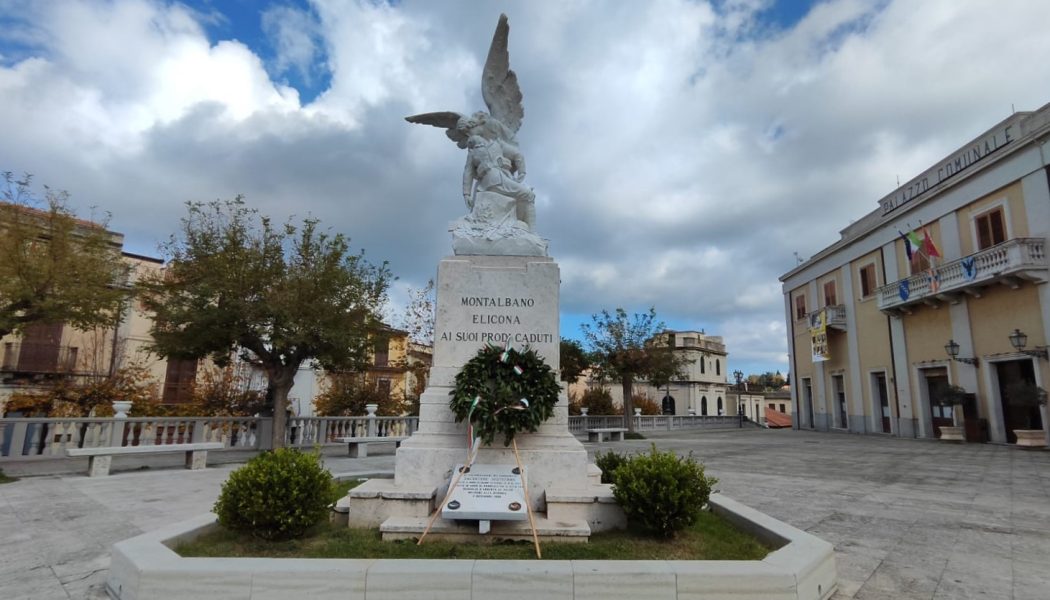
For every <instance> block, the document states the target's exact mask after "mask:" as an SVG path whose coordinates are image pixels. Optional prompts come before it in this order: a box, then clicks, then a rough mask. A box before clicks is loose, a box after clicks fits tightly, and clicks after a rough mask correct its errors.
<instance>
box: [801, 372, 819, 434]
mask: <svg viewBox="0 0 1050 600" xmlns="http://www.w3.org/2000/svg"><path fill="white" fill-rule="evenodd" d="M802 403H803V404H804V405H805V410H806V426H807V427H809V428H810V429H816V428H817V425H816V423H814V422H813V380H812V379H809V378H808V377H807V378H805V379H803V380H802Z"/></svg>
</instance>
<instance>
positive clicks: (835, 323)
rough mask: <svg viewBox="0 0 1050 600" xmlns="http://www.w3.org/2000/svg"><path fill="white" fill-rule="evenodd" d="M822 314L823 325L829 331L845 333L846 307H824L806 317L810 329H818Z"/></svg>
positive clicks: (837, 305)
mask: <svg viewBox="0 0 1050 600" xmlns="http://www.w3.org/2000/svg"><path fill="white" fill-rule="evenodd" d="M821 313H823V314H824V324H825V325H826V326H827V327H830V328H831V329H838V330H839V331H846V306H845V305H844V304H835V305H832V306H825V307H822V308H818V309H817V310H815V311H813V312H811V313H809V314H807V315H806V319H807V320H808V321H809V326H810V328H816V327H820V315H821Z"/></svg>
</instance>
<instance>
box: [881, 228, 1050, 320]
mask: <svg viewBox="0 0 1050 600" xmlns="http://www.w3.org/2000/svg"><path fill="white" fill-rule="evenodd" d="M1048 270H1050V263H1048V262H1047V258H1046V239H1045V238H1014V239H1012V240H1007V241H1005V242H1003V243H1002V244H998V245H996V246H992V247H991V248H988V249H986V250H981V251H980V252H977V253H975V254H971V255H969V256H964V257H963V258H960V259H958V260H953V261H949V262H946V263H944V264H942V265H939V266H937V267H934V269H933V272H934V275H936V281H935V280H934V279H933V278H932V277H931V275H930V273H929V272H925V271H924V272H922V273H917V274H915V275H912V276H911V277H906V278H904V279H900V280H898V281H894V282H893V283H890V284H888V285H884V286H882V287H880V288H878V289H877V290H876V292H875V293H876V296H877V297H878V302H879V309H880V310H882V311H884V312H888V313H894V312H898V311H907V310H908V306H909V305H913V304H917V303H927V304H929V303H933V304H936V303H938V302H941V301H945V300H947V301H952V300H953V298H954V297H955V296H957V295H958V294H962V293H966V294H972V295H975V296H980V289H981V288H982V287H985V286H988V285H991V284H994V283H1002V284H1006V285H1010V286H1011V287H1017V286H1018V285H1019V284H1020V282H1021V281H1024V280H1028V281H1034V282H1045V281H1046V280H1047V275H1048Z"/></svg>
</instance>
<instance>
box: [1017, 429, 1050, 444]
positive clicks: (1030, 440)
mask: <svg viewBox="0 0 1050 600" xmlns="http://www.w3.org/2000/svg"><path fill="white" fill-rule="evenodd" d="M1014 435H1016V436H1017V445H1018V446H1025V447H1027V448H1043V447H1045V446H1046V434H1045V433H1043V430H1042V429H1014Z"/></svg>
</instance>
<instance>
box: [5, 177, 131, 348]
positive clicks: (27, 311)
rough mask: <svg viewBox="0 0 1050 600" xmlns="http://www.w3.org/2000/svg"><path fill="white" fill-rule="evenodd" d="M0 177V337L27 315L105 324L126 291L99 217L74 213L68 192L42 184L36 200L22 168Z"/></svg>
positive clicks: (116, 250) (113, 245) (83, 325)
mask: <svg viewBox="0 0 1050 600" xmlns="http://www.w3.org/2000/svg"><path fill="white" fill-rule="evenodd" d="M3 178H4V184H5V185H4V189H3V191H2V192H0V337H4V336H5V335H8V334H9V333H17V332H20V331H21V330H22V329H23V328H24V327H26V326H27V325H31V324H33V323H68V324H70V325H72V326H74V327H77V328H80V329H90V328H92V327H95V326H100V325H112V324H113V323H114V321H115V320H116V318H117V315H119V314H120V310H121V304H122V303H123V301H124V299H125V298H126V297H127V295H128V292H127V289H126V286H125V282H126V280H127V274H128V270H127V267H126V266H125V265H124V263H123V262H122V260H121V256H120V245H119V243H117V242H115V241H114V240H113V236H112V234H110V233H109V232H107V231H106V221H105V220H103V221H102V222H100V223H91V222H88V221H81V220H78V219H77V218H76V215H75V213H74V212H73V211H72V209H70V208H69V205H68V201H69V194H67V193H66V192H56V191H54V190H52V189H51V188H48V187H47V186H44V190H45V193H44V199H43V201H41V200H39V199H38V198H36V197H35V196H34V195H33V193H32V192H31V190H30V184H31V181H32V177H31V176H30V175H25V176H24V177H23V178H22V179H18V180H16V179H15V178H14V176H13V175H12V174H11V173H10V172H6V173H4V174H3Z"/></svg>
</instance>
